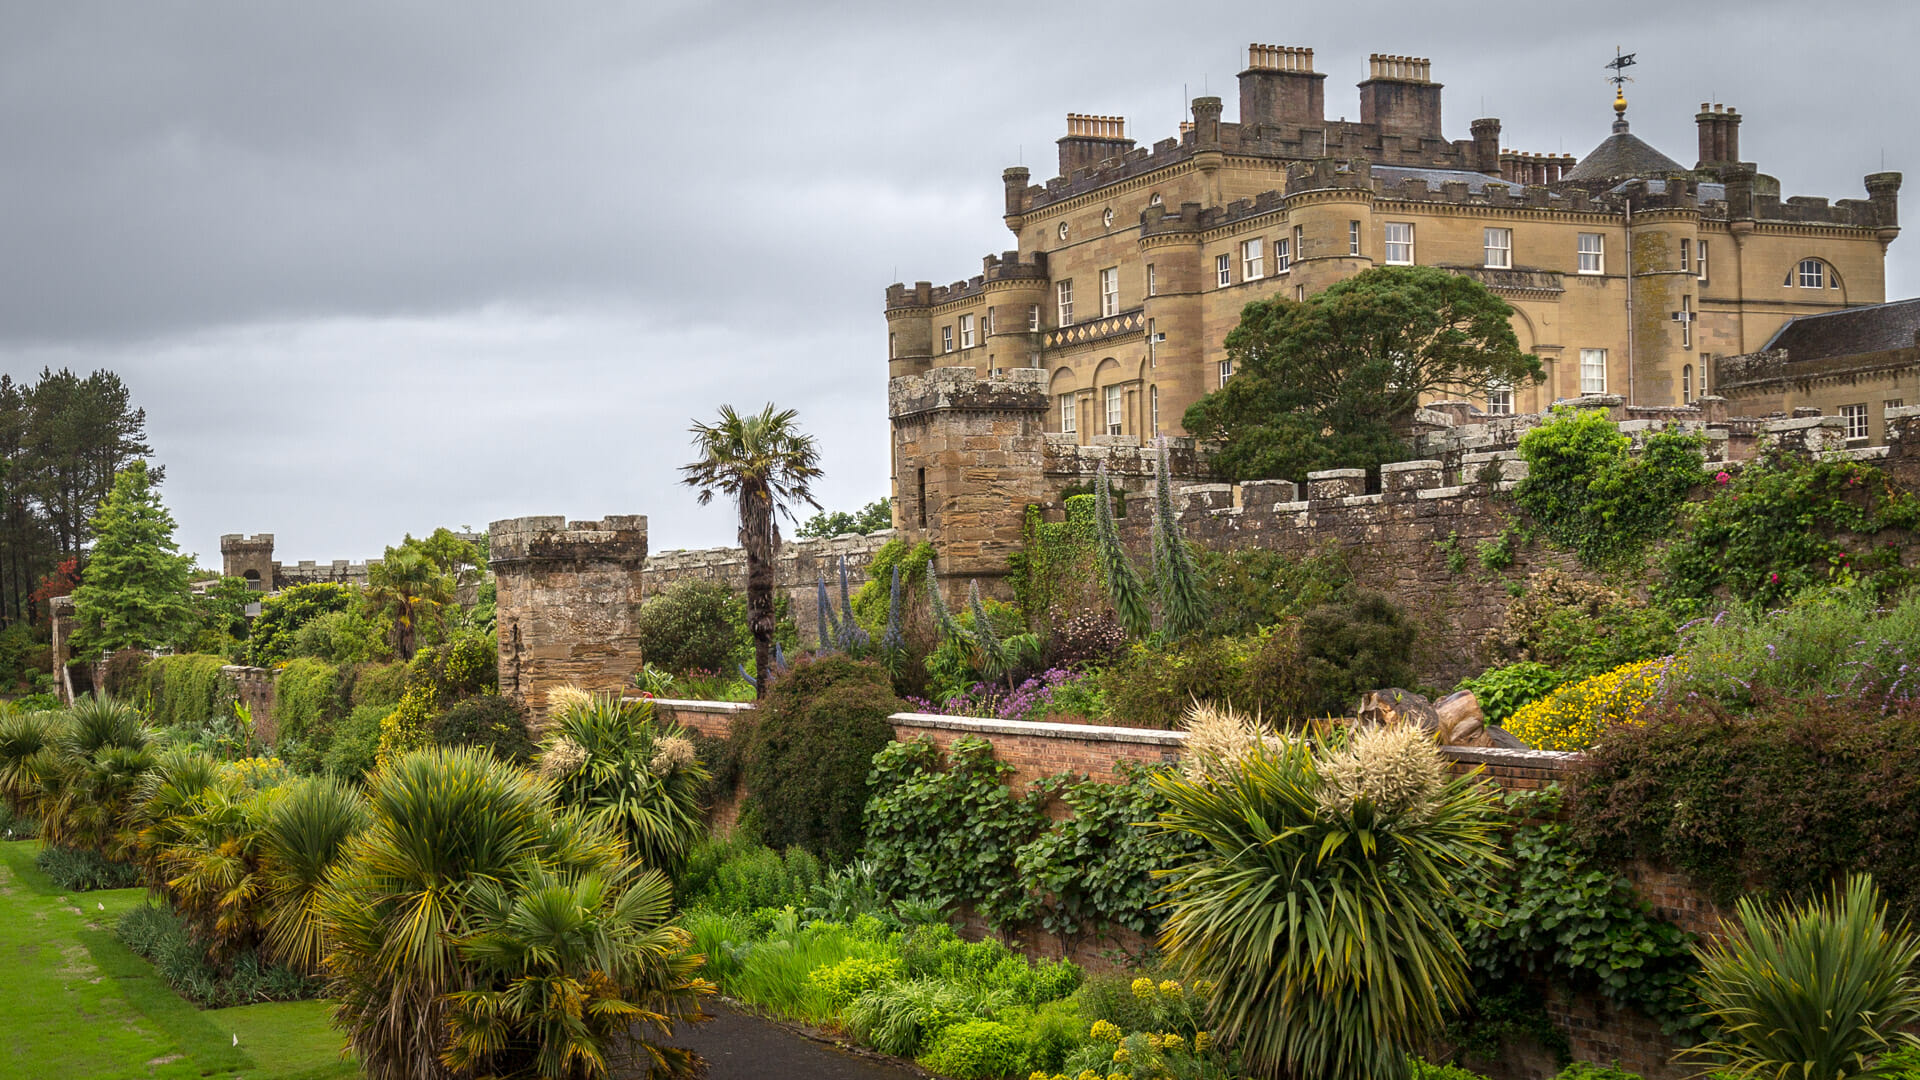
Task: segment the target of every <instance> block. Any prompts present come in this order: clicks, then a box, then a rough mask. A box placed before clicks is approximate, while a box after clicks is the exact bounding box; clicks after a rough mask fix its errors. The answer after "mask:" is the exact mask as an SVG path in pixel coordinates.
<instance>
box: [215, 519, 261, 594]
mask: <svg viewBox="0 0 1920 1080" xmlns="http://www.w3.org/2000/svg"><path fill="white" fill-rule="evenodd" d="M220 572H221V573H222V574H224V575H226V576H227V577H236V578H240V579H242V580H244V581H245V582H246V583H247V588H249V589H253V590H256V591H258V592H272V591H273V534H272V533H261V534H259V535H258V536H244V535H242V534H240V533H228V534H227V535H225V536H222V537H221V538H220Z"/></svg>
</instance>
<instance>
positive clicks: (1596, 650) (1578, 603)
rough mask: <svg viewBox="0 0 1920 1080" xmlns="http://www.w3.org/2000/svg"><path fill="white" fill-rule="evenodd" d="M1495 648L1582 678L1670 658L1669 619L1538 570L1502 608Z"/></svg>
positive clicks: (1593, 585) (1616, 594)
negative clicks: (1501, 622)
mask: <svg viewBox="0 0 1920 1080" xmlns="http://www.w3.org/2000/svg"><path fill="white" fill-rule="evenodd" d="M1494 648H1495V650H1496V651H1497V652H1499V653H1500V654H1501V655H1502V656H1505V657H1507V658H1509V659H1512V660H1521V661H1534V662H1536V663H1541V664H1545V665H1547V666H1548V667H1551V668H1553V669H1555V670H1557V671H1559V672H1561V673H1562V674H1563V675H1566V676H1568V677H1569V678H1576V679H1580V678H1586V677H1587V676H1590V675H1598V674H1600V673H1601V672H1603V671H1611V670H1613V669H1614V668H1617V667H1619V666H1620V665H1622V664H1632V663H1636V662H1638V661H1641V660H1646V659H1649V658H1651V657H1655V656H1665V655H1666V654H1668V653H1670V652H1672V651H1673V648H1674V625H1673V616H1672V615H1671V614H1670V613H1669V612H1668V611H1666V610H1665V609H1664V608H1660V607H1656V606H1653V605H1649V604H1647V603H1645V602H1644V601H1641V600H1638V599H1635V598H1633V597H1631V596H1628V595H1627V594H1625V593H1623V592H1621V591H1619V590H1618V589H1613V588H1609V587H1608V586H1605V585H1601V584H1598V583H1597V582H1592V581H1583V580H1581V579H1579V578H1576V577H1571V576H1569V575H1566V574H1563V573H1561V572H1560V571H1558V570H1543V571H1541V572H1540V573H1538V574H1535V575H1534V576H1533V577H1532V578H1531V579H1529V580H1528V582H1527V587H1526V589H1524V590H1523V591H1522V592H1521V593H1520V594H1519V595H1517V596H1515V597H1514V598H1513V599H1512V600H1510V601H1509V602H1508V603H1507V610H1506V618H1505V622H1504V624H1503V625H1502V626H1501V628H1500V630H1499V631H1498V633H1497V634H1496V635H1495V636H1494Z"/></svg>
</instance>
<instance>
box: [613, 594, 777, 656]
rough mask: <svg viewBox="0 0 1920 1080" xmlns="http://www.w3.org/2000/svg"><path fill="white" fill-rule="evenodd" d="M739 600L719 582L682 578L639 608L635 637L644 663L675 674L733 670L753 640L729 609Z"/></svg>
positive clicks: (749, 652)
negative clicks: (644, 660)
mask: <svg viewBox="0 0 1920 1080" xmlns="http://www.w3.org/2000/svg"><path fill="white" fill-rule="evenodd" d="M740 603H741V601H740V600H739V598H737V597H736V596H734V593H733V590H732V589H729V588H727V587H726V586H725V585H723V584H721V583H720V582H718V581H710V580H706V579H702V578H687V579H683V580H681V581H676V582H674V583H673V584H671V585H669V586H667V587H666V588H665V589H663V590H661V591H660V592H658V593H655V594H654V595H653V596H652V597H651V598H650V599H648V600H647V602H646V603H644V604H642V605H641V606H640V615H639V617H638V618H637V619H636V620H635V621H634V628H633V629H634V638H635V641H636V643H637V644H638V645H639V646H640V655H642V656H644V657H645V658H646V661H647V663H649V664H652V665H653V666H655V667H658V668H662V669H664V670H666V671H670V672H673V673H674V674H676V675H684V674H690V673H693V672H699V671H708V672H732V671H733V669H734V666H735V665H736V664H739V663H743V662H744V661H745V660H746V659H747V658H748V657H750V656H751V655H752V648H753V646H752V640H751V639H750V638H749V637H748V636H747V635H746V633H745V632H744V631H745V625H744V620H742V619H737V618H736V616H735V612H734V610H733V609H734V608H736V607H739V606H740Z"/></svg>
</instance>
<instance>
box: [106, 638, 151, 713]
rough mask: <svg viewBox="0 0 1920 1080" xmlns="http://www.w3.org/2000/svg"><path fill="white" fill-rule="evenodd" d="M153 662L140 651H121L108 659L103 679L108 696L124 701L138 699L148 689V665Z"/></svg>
mask: <svg viewBox="0 0 1920 1080" xmlns="http://www.w3.org/2000/svg"><path fill="white" fill-rule="evenodd" d="M152 660H153V658H152V657H151V656H148V655H147V654H146V653H145V652H142V651H141V650H139V649H121V650H120V651H119V652H116V653H114V654H113V655H112V656H110V657H108V658H107V664H106V671H105V672H104V673H103V675H102V677H101V682H102V684H104V687H105V689H106V691H107V696H109V697H114V698H119V699H120V700H122V701H126V700H129V699H133V698H137V697H138V696H139V695H140V694H141V693H142V692H143V691H145V690H146V688H147V665H148V664H149V663H151V662H152Z"/></svg>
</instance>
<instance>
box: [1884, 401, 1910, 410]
mask: <svg viewBox="0 0 1920 1080" xmlns="http://www.w3.org/2000/svg"><path fill="white" fill-rule="evenodd" d="M1905 404H1906V402H1905V401H1903V400H1901V399H1900V398H1888V399H1887V400H1885V401H1883V402H1881V403H1880V408H1881V409H1882V410H1886V409H1898V408H1900V407H1901V406H1903V405H1905Z"/></svg>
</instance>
